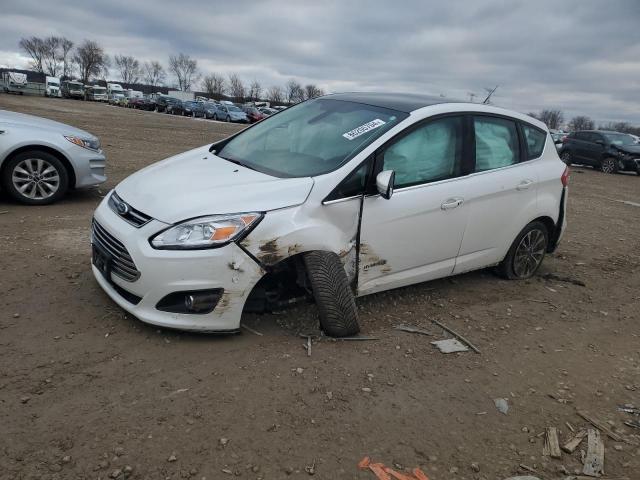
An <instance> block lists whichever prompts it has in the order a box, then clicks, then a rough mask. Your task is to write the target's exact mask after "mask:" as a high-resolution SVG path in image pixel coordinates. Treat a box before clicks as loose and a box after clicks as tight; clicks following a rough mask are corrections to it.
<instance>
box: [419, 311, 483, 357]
mask: <svg viewBox="0 0 640 480" xmlns="http://www.w3.org/2000/svg"><path fill="white" fill-rule="evenodd" d="M431 321H432V322H433V323H435V324H436V325H438V326H439V327H440V328H442V329H443V330H446V331H447V332H449V333H450V334H451V335H453V336H454V337H456V338H457V339H458V340H460V341H461V342H463V343H465V344H466V345H468V346H469V348H471V350H473V351H474V352H476V353H480V350H478V348H477V347H476V346H475V345H474V344H473V343H471V342H470V341H469V340H467V339H466V338H464V337H463V336H462V335H460V334H459V333H458V332H456V331H455V330H454V329H452V328H449V327H447V326H446V325H445V324H443V323H441V322H439V321H438V320H433V319H432V320H431Z"/></svg>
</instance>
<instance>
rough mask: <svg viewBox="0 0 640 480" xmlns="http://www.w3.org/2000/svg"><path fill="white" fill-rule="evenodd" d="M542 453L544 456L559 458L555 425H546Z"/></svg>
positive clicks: (559, 452)
mask: <svg viewBox="0 0 640 480" xmlns="http://www.w3.org/2000/svg"><path fill="white" fill-rule="evenodd" d="M542 454H543V455H544V456H546V457H551V458H561V457H562V452H561V451H560V443H559V442H558V429H557V428H556V427H547V428H546V435H545V437H544V446H543V447H542Z"/></svg>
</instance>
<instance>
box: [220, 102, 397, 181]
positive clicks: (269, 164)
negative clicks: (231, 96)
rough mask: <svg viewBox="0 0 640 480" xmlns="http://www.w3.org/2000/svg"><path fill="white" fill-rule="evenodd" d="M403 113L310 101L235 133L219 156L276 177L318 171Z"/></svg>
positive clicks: (338, 161)
mask: <svg viewBox="0 0 640 480" xmlns="http://www.w3.org/2000/svg"><path fill="white" fill-rule="evenodd" d="M407 117H408V114H406V113H403V112H398V111H395V110H390V109H387V108H381V107H375V106H371V105H365V104H362V103H354V102H345V101H341V100H331V99H328V98H319V99H315V100H309V101H306V102H304V103H301V104H298V105H296V106H295V107H291V108H288V109H287V110H285V111H283V112H282V113H280V114H278V115H275V116H273V117H267V119H265V120H263V121H262V122H259V123H256V124H255V126H253V127H251V128H249V129H247V130H245V131H244V132H242V133H240V134H238V135H237V136H236V137H234V138H232V139H231V140H230V141H229V143H227V144H226V145H225V146H224V147H223V148H222V150H220V151H219V152H218V156H220V157H222V158H226V159H228V160H231V161H235V162H238V163H242V164H245V165H247V167H249V168H253V169H255V170H258V171H260V172H263V173H267V174H269V175H275V176H278V177H308V176H315V175H321V174H323V173H328V172H331V171H333V170H335V169H336V168H338V167H340V166H341V165H343V164H344V163H345V162H346V161H347V160H349V159H350V158H351V157H353V156H354V155H355V154H357V153H358V152H360V151H361V150H362V149H363V148H364V147H366V146H367V145H369V144H370V143H371V142H372V141H373V140H375V139H376V138H377V137H379V136H380V135H382V134H383V133H384V132H386V131H388V130H389V129H391V128H392V127H394V126H395V125H397V124H398V123H399V122H400V121H402V120H404V119H405V118H407Z"/></svg>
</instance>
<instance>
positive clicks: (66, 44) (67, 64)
mask: <svg viewBox="0 0 640 480" xmlns="http://www.w3.org/2000/svg"><path fill="white" fill-rule="evenodd" d="M72 48H73V42H72V41H71V40H69V39H68V38H65V37H61V38H60V61H61V62H62V77H63V78H70V77H71V72H72V70H73V56H72V55H71V49H72Z"/></svg>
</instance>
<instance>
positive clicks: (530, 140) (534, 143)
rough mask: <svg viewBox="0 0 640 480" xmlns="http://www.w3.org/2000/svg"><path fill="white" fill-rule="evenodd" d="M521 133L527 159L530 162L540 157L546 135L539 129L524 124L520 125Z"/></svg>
mask: <svg viewBox="0 0 640 480" xmlns="http://www.w3.org/2000/svg"><path fill="white" fill-rule="evenodd" d="M522 133H523V134H524V139H525V145H526V149H527V159H529V160H531V159H533V158H538V157H539V156H540V155H542V151H543V150H544V142H545V140H546V139H547V134H546V133H545V132H544V131H542V130H540V129H539V128H536V127H532V126H530V125H525V124H522Z"/></svg>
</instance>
